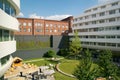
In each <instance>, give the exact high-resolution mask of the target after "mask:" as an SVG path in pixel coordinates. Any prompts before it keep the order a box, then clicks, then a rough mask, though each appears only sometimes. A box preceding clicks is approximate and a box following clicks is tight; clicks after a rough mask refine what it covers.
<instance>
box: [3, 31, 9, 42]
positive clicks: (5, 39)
mask: <svg viewBox="0 0 120 80" xmlns="http://www.w3.org/2000/svg"><path fill="white" fill-rule="evenodd" d="M4 41H9V31H8V30H4Z"/></svg>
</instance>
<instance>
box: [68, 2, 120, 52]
mask: <svg viewBox="0 0 120 80" xmlns="http://www.w3.org/2000/svg"><path fill="white" fill-rule="evenodd" d="M75 31H77V32H78V35H79V37H80V40H81V44H82V47H83V48H90V49H110V50H112V51H120V0H113V1H111V2H106V3H103V4H100V5H97V6H94V7H92V8H89V9H87V10H85V12H84V13H83V14H81V15H80V16H77V17H74V20H73V27H72V33H70V34H69V35H70V36H73V35H74V32H75Z"/></svg>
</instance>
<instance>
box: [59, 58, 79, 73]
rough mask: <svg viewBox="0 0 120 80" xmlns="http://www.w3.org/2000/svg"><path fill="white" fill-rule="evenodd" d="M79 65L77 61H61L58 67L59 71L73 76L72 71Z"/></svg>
mask: <svg viewBox="0 0 120 80" xmlns="http://www.w3.org/2000/svg"><path fill="white" fill-rule="evenodd" d="M78 64H79V61H78V60H63V61H62V63H61V64H60V65H59V69H60V70H61V71H63V72H65V73H68V74H73V72H74V69H75V68H76V66H77V65H78Z"/></svg>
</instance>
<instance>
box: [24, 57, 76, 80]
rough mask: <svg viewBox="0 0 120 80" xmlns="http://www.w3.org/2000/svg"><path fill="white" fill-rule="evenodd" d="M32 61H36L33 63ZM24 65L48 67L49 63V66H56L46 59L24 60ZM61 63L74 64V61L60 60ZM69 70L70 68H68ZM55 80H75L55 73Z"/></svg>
mask: <svg viewBox="0 0 120 80" xmlns="http://www.w3.org/2000/svg"><path fill="white" fill-rule="evenodd" d="M33 60H36V61H33ZM28 61H33V62H28ZM24 62H25V63H30V64H35V65H37V66H43V65H45V64H46V65H49V64H50V63H51V64H54V65H55V64H57V62H56V61H51V60H46V59H44V58H43V59H31V60H25V61H24ZM62 62H63V63H64V62H65V63H67V62H69V63H70V62H75V61H74V60H73V61H72V60H62ZM69 69H70V68H69ZM54 76H55V80H76V79H75V78H71V77H68V76H65V75H63V74H61V73H59V72H57V71H56V72H55V75H54Z"/></svg>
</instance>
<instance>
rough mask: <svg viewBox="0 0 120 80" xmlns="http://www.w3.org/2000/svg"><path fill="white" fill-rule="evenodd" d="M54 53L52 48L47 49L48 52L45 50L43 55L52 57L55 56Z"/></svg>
mask: <svg viewBox="0 0 120 80" xmlns="http://www.w3.org/2000/svg"><path fill="white" fill-rule="evenodd" d="M55 55H56V53H55V51H53V50H49V51H48V52H46V53H45V54H44V55H43V57H48V58H52V57H55Z"/></svg>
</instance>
